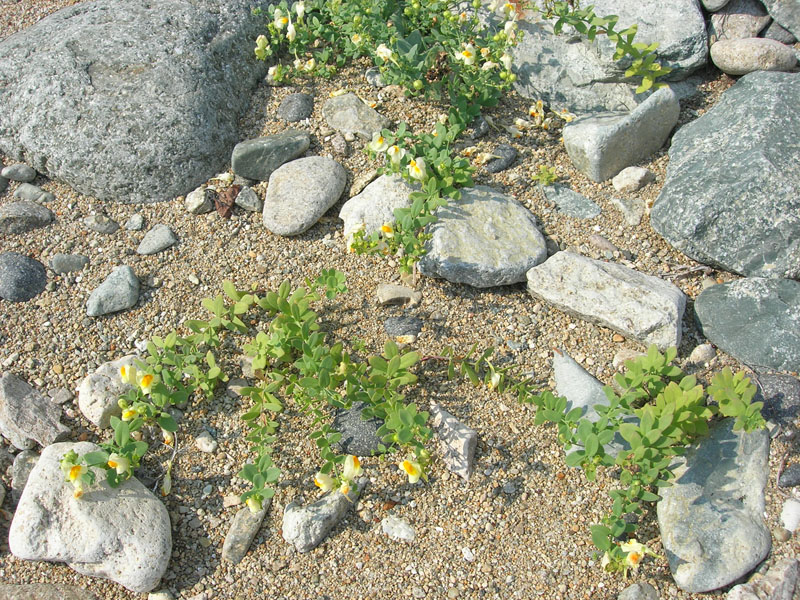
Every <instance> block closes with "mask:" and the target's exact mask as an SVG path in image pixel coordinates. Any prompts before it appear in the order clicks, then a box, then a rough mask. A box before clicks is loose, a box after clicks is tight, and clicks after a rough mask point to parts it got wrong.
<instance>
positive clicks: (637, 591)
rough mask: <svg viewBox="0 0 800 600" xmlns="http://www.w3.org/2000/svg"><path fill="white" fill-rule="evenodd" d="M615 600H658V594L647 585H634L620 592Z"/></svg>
mask: <svg viewBox="0 0 800 600" xmlns="http://www.w3.org/2000/svg"><path fill="white" fill-rule="evenodd" d="M617 600H659V597H658V592H657V591H656V589H655V588H654V587H653V586H652V585H650V584H649V583H641V582H640V583H634V584H632V585H629V586H628V587H626V588H625V589H624V590H622V591H621V592H620V594H619V596H617Z"/></svg>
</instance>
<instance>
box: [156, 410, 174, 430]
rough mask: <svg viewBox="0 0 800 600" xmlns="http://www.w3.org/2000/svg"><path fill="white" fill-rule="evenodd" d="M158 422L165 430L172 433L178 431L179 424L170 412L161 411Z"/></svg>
mask: <svg viewBox="0 0 800 600" xmlns="http://www.w3.org/2000/svg"><path fill="white" fill-rule="evenodd" d="M157 422H158V424H159V426H160V427H161V429H163V430H165V431H169V432H171V433H175V432H176V431H178V424H177V423H176V422H175V419H173V418H172V415H170V414H169V413H161V415H160V416H159V417H158V419H157Z"/></svg>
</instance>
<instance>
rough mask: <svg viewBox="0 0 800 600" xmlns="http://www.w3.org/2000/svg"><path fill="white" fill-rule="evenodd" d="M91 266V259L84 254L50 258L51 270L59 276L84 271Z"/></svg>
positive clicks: (59, 255) (61, 255)
mask: <svg viewBox="0 0 800 600" xmlns="http://www.w3.org/2000/svg"><path fill="white" fill-rule="evenodd" d="M88 264H89V257H88V256H83V255H82V254H61V253H59V254H54V255H53V256H52V257H51V258H50V268H51V269H53V271H55V272H56V273H58V274H60V275H61V274H64V273H71V272H73V271H82V270H83V268H84V267H85V266H86V265H88Z"/></svg>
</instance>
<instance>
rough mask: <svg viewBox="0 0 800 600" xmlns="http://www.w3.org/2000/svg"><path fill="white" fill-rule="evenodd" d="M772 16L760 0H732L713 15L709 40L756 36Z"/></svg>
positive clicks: (709, 27) (710, 21) (710, 20)
mask: <svg viewBox="0 0 800 600" xmlns="http://www.w3.org/2000/svg"><path fill="white" fill-rule="evenodd" d="M771 20H772V19H771V17H770V16H769V15H768V14H767V11H766V9H765V8H764V5H763V4H762V3H761V2H760V1H758V0H730V2H728V3H727V4H726V5H725V6H724V7H723V8H722V9H721V10H719V11H717V12H715V13H714V14H712V15H711V18H710V19H709V25H708V37H709V42H710V43H711V44H714V42H716V41H719V40H738V39H742V38H751V37H756V36H757V35H758V33H759V32H760V31H761V30H762V29H764V28H765V27H766V26H767V25H768V24H769V22H770V21H771Z"/></svg>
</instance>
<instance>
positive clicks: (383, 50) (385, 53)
mask: <svg viewBox="0 0 800 600" xmlns="http://www.w3.org/2000/svg"><path fill="white" fill-rule="evenodd" d="M375 54H377V55H378V58H381V59H383V60H391V59H392V51H391V50H389V48H388V47H387V46H386V44H381V45H380V46H378V47H377V48H376V49H375Z"/></svg>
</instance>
